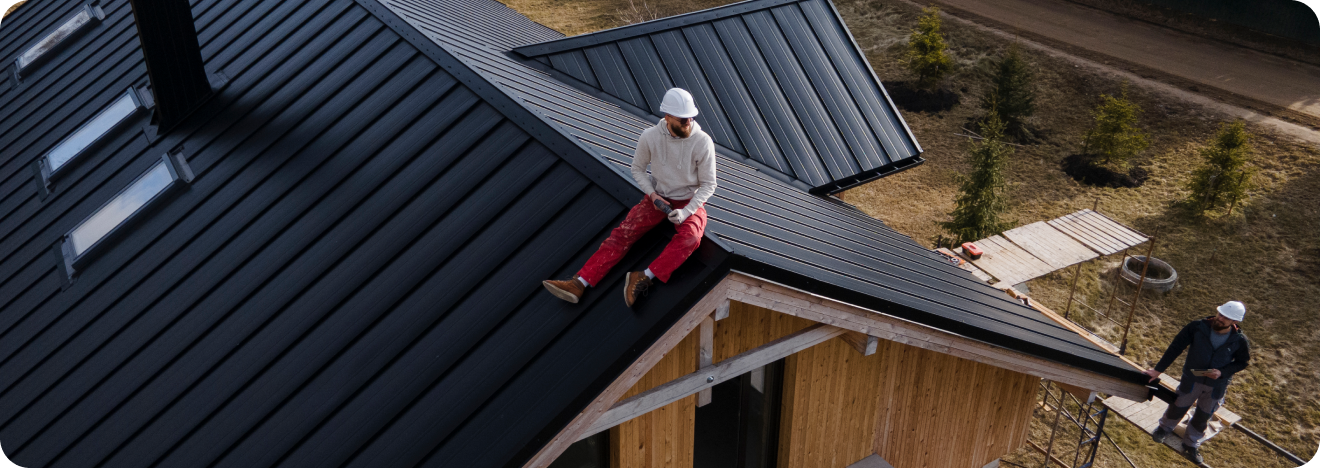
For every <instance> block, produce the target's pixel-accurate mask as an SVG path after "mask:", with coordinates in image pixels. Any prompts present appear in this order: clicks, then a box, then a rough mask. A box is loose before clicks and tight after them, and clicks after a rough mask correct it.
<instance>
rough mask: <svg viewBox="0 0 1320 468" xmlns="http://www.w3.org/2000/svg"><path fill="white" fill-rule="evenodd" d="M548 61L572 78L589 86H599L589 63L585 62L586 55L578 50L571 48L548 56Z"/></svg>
mask: <svg viewBox="0 0 1320 468" xmlns="http://www.w3.org/2000/svg"><path fill="white" fill-rule="evenodd" d="M550 63H552V64H554V65H555V68H558V69H560V70H563V71H564V73H568V74H569V75H571V76H572V77H573V78H577V79H579V80H582V82H584V83H586V84H588V85H591V86H600V83H599V82H597V81H596V75H595V73H593V72H592V71H591V64H590V63H587V56H586V55H585V54H583V53H582V51H580V50H572V51H568V52H564V53H562V54H554V55H551V56H550Z"/></svg>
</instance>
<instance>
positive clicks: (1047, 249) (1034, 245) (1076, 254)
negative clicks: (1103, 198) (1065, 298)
mask: <svg viewBox="0 0 1320 468" xmlns="http://www.w3.org/2000/svg"><path fill="white" fill-rule="evenodd" d="M1004 238H1006V239H1008V240H1009V241H1012V242H1013V243H1014V244H1017V245H1018V246H1020V247H1022V249H1023V250H1026V251H1027V252H1030V253H1031V254H1032V255H1034V256H1035V257H1036V258H1039V259H1040V260H1041V261H1043V262H1045V263H1048V264H1050V266H1051V267H1054V269H1055V270H1060V269H1063V268H1067V267H1068V266H1070V265H1076V264H1078V263H1082V262H1085V261H1087V260H1091V259H1093V258H1097V257H1099V256H1100V254H1099V253H1096V252H1095V251H1094V250H1091V249H1090V248H1088V247H1087V246H1086V245H1083V244H1082V243H1080V242H1077V241H1076V240H1073V238H1071V237H1068V235H1067V234H1064V233H1063V232H1061V231H1059V230H1058V229H1055V228H1053V227H1051V226H1050V225H1049V224H1046V223H1045V222H1044V221H1037V222H1034V223H1031V224H1028V225H1026V226H1021V227H1018V228H1014V229H1009V230H1007V231H1004Z"/></svg>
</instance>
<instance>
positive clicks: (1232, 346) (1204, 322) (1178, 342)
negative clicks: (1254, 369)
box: [1155, 316, 1251, 398]
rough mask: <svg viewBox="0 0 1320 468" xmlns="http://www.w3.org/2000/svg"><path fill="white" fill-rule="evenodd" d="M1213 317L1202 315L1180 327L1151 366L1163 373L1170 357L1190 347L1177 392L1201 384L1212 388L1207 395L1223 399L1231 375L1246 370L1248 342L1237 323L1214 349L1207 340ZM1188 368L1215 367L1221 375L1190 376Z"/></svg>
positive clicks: (1248, 351)
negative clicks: (1216, 377) (1171, 341)
mask: <svg viewBox="0 0 1320 468" xmlns="http://www.w3.org/2000/svg"><path fill="white" fill-rule="evenodd" d="M1213 318H1214V316H1210V317H1206V318H1204V319H1201V320H1197V321H1195V322H1192V323H1189V324H1187V326H1185V327H1183V329H1182V331H1180V332H1178V336H1175V337H1173V343H1170V344H1169V349H1168V350H1166V351H1164V357H1162V358H1160V362H1159V364H1156V365H1155V370H1157V371H1160V372H1164V370H1165V369H1168V368H1169V365H1170V364H1173V360H1174V359H1177V358H1178V355H1179V354H1182V352H1183V350H1184V349H1188V347H1189V346H1190V348H1191V349H1189V350H1188V351H1187V360H1186V361H1184V363H1183V372H1182V383H1181V384H1179V385H1178V392H1179V393H1186V392H1190V391H1192V386H1193V385H1194V384H1196V383H1201V384H1203V385H1209V386H1211V387H1213V388H1214V391H1213V392H1211V394H1210V397H1211V398H1223V397H1224V392H1225V391H1226V390H1228V383H1229V381H1231V380H1232V379H1233V374H1236V373H1238V371H1240V370H1242V369H1246V368H1247V363H1248V362H1250V361H1251V342H1250V341H1248V340H1247V335H1244V334H1243V333H1242V329H1240V328H1238V326H1237V325H1233V328H1231V329H1230V330H1229V332H1228V340H1227V341H1225V342H1224V344H1223V345H1222V346H1220V347H1219V348H1218V349H1216V348H1214V344H1212V343H1211V342H1210V334H1211V333H1214V330H1213V329H1212V328H1211V327H1210V320H1211V319H1213ZM1192 369H1219V372H1220V373H1221V375H1220V376H1219V378H1218V379H1212V378H1209V377H1197V376H1194V375H1192Z"/></svg>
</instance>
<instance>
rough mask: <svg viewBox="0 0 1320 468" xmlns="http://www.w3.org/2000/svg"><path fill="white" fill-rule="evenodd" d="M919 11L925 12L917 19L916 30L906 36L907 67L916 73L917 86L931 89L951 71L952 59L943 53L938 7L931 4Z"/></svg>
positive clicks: (942, 36)
mask: <svg viewBox="0 0 1320 468" xmlns="http://www.w3.org/2000/svg"><path fill="white" fill-rule="evenodd" d="M921 11H923V12H925V13H926V14H925V15H923V16H922V17H921V18H919V19H918V20H917V30H916V31H912V36H910V37H909V38H908V69H909V70H912V73H913V74H915V75H917V86H920V87H922V88H926V89H931V88H934V87H935V85H938V84H939V82H940V80H941V79H944V75H947V74H948V73H949V72H950V71H953V59H950V58H949V56H948V55H947V54H945V53H944V49H945V48H946V46H945V45H944V34H942V33H940V24H941V23H940V9H939V8H937V7H935V6H933V5H932V6H931V7H929V8H924V9H922V10H921Z"/></svg>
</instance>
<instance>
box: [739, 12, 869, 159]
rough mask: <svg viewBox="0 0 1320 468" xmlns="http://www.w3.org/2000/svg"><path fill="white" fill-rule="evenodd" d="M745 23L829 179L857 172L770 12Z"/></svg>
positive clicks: (753, 15)
mask: <svg viewBox="0 0 1320 468" xmlns="http://www.w3.org/2000/svg"><path fill="white" fill-rule="evenodd" d="M743 21H744V22H745V23H746V24H747V29H748V31H749V32H751V34H752V38H753V39H754V41H753V43H754V44H756V45H757V46H758V47H759V49H760V52H761V57H762V59H763V60H765V64H766V65H768V66H769V67H770V74H769V76H770V80H771V81H770V83H774V84H777V86H778V88H779V92H780V93H782V94H783V96H784V97H785V98H786V99H788V103H789V106H790V108H789V111H788V112H786V114H787V115H789V116H790V117H791V118H796V119H797V121H798V124H799V125H800V126H801V127H802V129H803V130H804V131H806V133H807V135H808V136H809V137H808V139H807V141H808V142H809V143H811V144H812V145H813V146H814V147H815V148H816V154H818V155H819V156H820V158H821V161H822V162H823V163H825V168H826V169H827V170H828V171H829V179H831V180H834V179H840V178H843V177H847V175H849V174H855V173H856V172H858V169H857V163H856V162H855V161H853V159H852V154H851V152H850V151H848V148H846V147H845V146H844V144H843V141H841V140H842V138H841V137H840V135H839V132H838V130H837V129H836V128H835V127H834V122H833V121H832V119H831V118H830V116H829V114H828V113H826V112H825V108H824V105H822V104H821V102H820V98H819V96H817V94H816V91H815V90H814V89H813V88H814V86H812V83H810V82H809V81H808V79H807V76H806V74H805V73H804V72H803V71H802V66H801V64H799V63H798V60H797V57H795V56H794V54H793V51H792V50H791V49H790V48H789V46H788V42H787V41H786V40H785V39H784V34H783V31H781V30H780V29H779V25H778V23H776V22H775V18H774V16H773V15H772V13H771V12H770V10H761V11H758V12H755V13H749V14H746V15H743Z"/></svg>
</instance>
